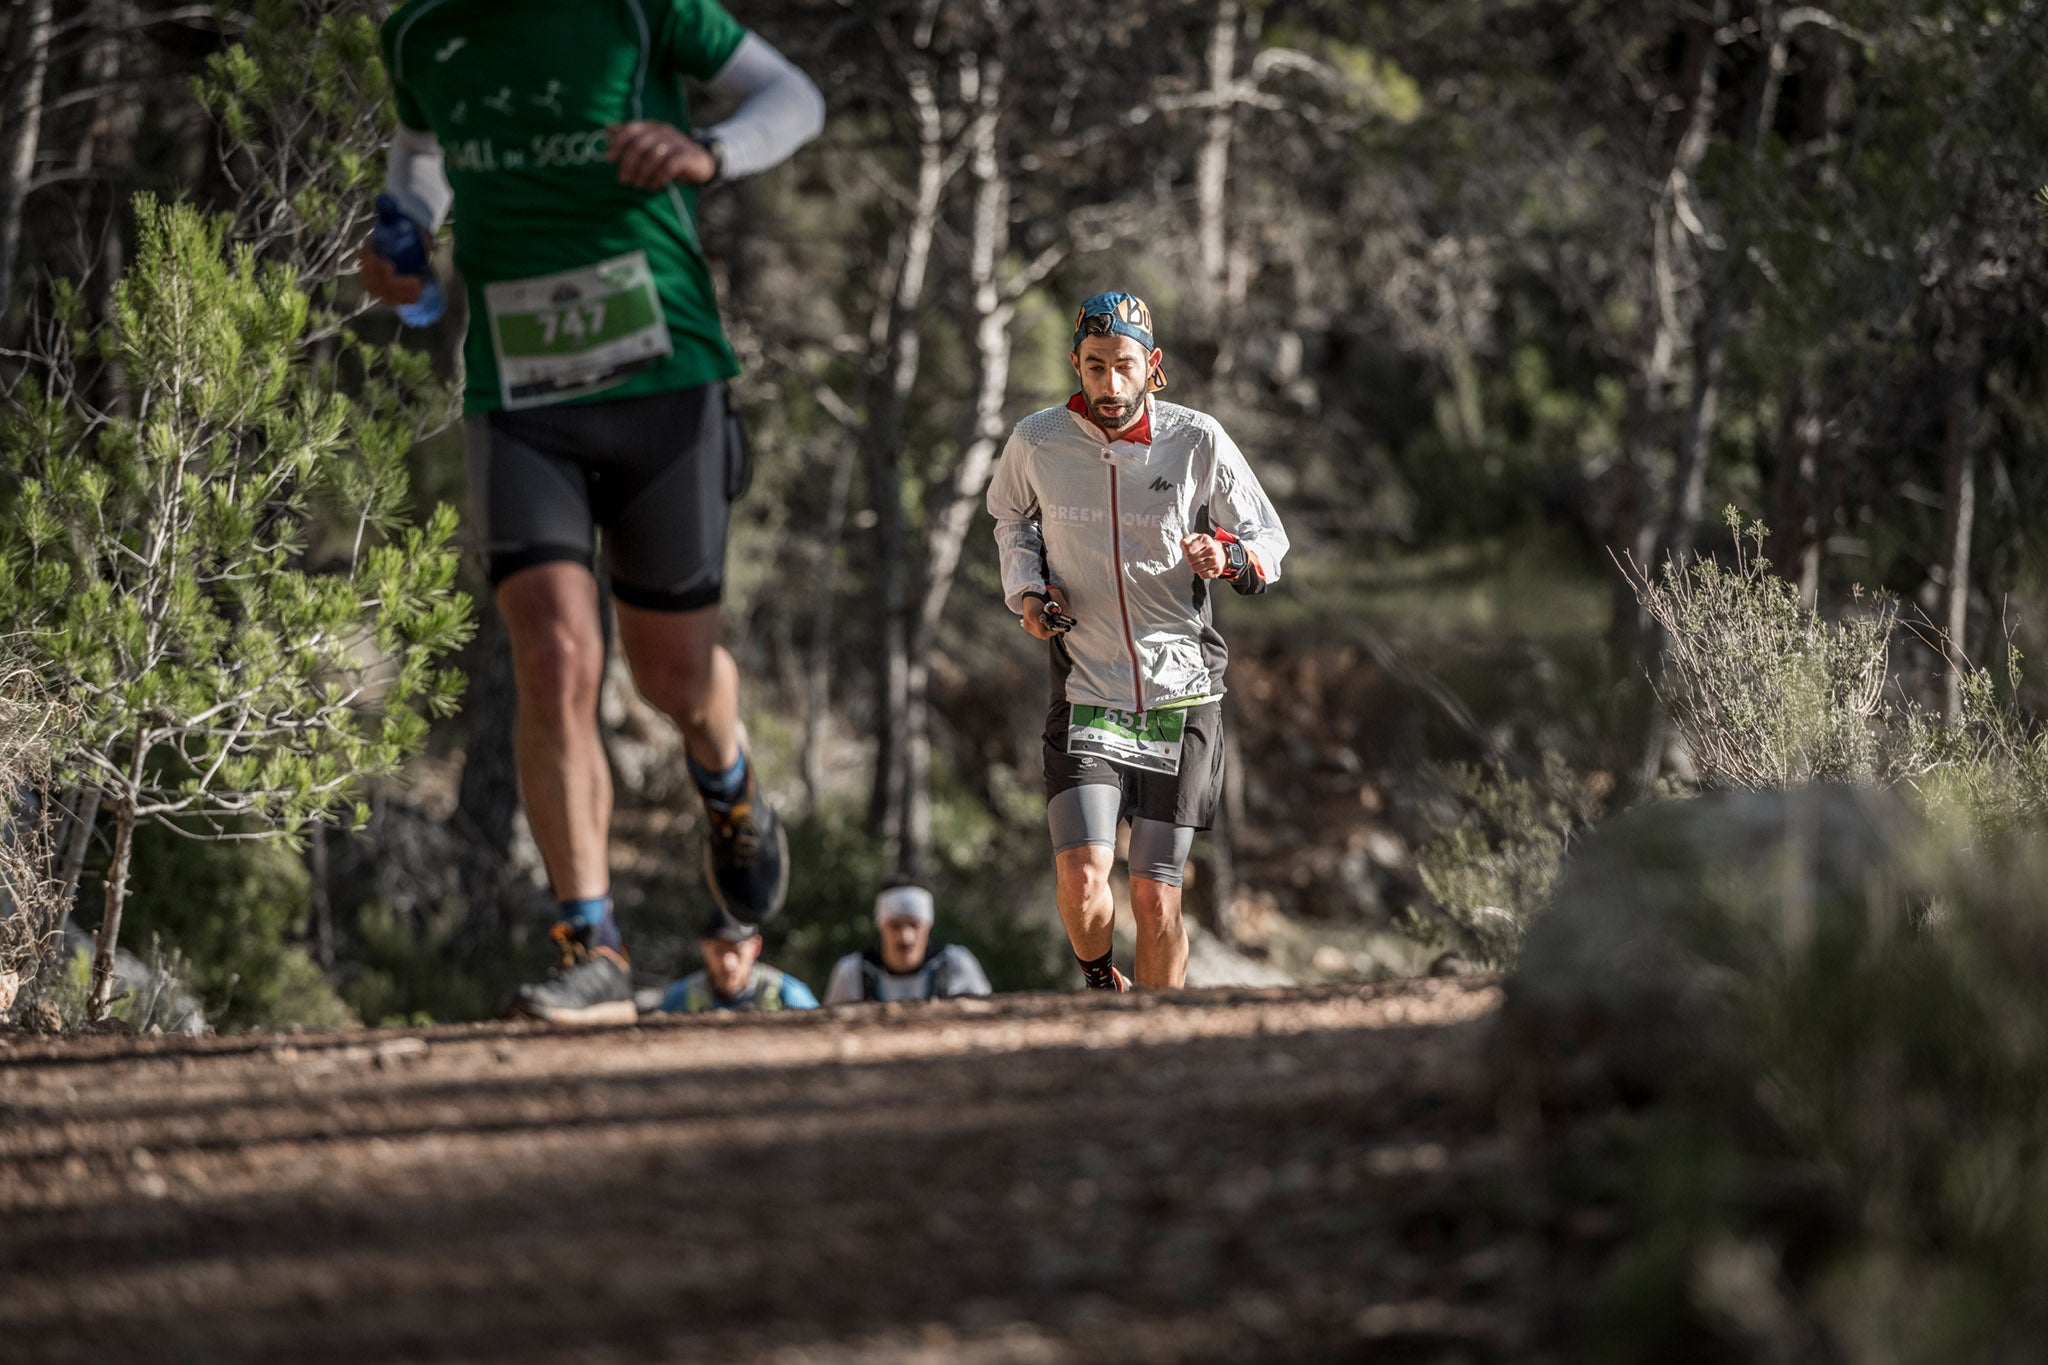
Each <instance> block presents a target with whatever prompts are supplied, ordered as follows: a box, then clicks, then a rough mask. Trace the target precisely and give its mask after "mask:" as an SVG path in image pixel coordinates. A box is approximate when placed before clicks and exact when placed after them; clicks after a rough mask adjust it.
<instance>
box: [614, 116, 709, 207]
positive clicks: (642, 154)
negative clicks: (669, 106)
mask: <svg viewBox="0 0 2048 1365" xmlns="http://www.w3.org/2000/svg"><path fill="white" fill-rule="evenodd" d="M606 133H607V134H608V136H609V143H608V145H607V146H606V148H605V153H604V157H605V160H607V161H610V162H613V163H615V164H616V165H617V166H618V168H619V181H620V183H622V184H626V185H631V186H633V188H635V189H641V190H658V189H664V188H666V187H667V186H669V185H672V184H674V183H675V182H676V181H678V180H680V181H682V182H683V183H684V184H686V185H702V184H704V183H705V182H706V181H708V180H710V179H711V177H712V176H714V175H716V174H718V163H717V162H716V161H714V160H712V158H711V152H710V149H709V148H707V147H705V145H704V144H703V143H701V142H699V141H697V139H695V138H693V137H691V136H690V135H689V134H688V133H685V132H682V131H681V130H679V129H677V128H676V127H675V126H674V125H673V124H668V123H661V122H658V121H656V120H654V119H634V120H632V121H631V122H627V123H614V124H612V125H611V127H610V128H608V129H606Z"/></svg>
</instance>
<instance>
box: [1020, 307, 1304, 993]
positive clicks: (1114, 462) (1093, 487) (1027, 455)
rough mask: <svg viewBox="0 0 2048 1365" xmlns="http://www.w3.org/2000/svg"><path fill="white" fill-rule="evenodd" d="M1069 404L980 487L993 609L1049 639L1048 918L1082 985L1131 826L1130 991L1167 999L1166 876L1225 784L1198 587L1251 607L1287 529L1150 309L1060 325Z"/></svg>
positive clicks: (1176, 915) (1179, 939)
mask: <svg viewBox="0 0 2048 1365" xmlns="http://www.w3.org/2000/svg"><path fill="white" fill-rule="evenodd" d="M1069 350H1070V354H1069V357H1068V359H1069V361H1070V362H1071V363H1072V365H1073V367H1074V371H1075V373H1076V374H1077V375H1079V376H1080V381H1081V391H1080V392H1079V393H1076V394H1075V395H1074V396H1073V397H1071V398H1069V399H1068V400H1067V402H1066V404H1065V405H1064V406H1062V407H1056V408H1047V409H1045V410H1044V411H1042V412H1035V413H1033V414H1031V415H1030V416H1029V417H1026V418H1025V419H1024V420H1023V421H1021V422H1019V423H1018V424H1017V427H1016V430H1014V431H1012V432H1011V433H1010V439H1009V443H1008V444H1007V445H1006V446H1004V448H1003V455H1002V459H1001V461H1000V462H999V464H998V465H997V467H996V474H995V478H994V480H993V482H992V483H991V484H990V485H989V492H988V510H989V513H990V515H992V516H993V517H994V518H995V519H996V545H997V548H998V550H999V552H1000V554H1001V558H1002V574H1003V596H1004V601H1005V602H1006V603H1007V604H1008V605H1009V608H1010V610H1012V611H1014V612H1017V613H1018V614H1019V616H1020V618H1021V620H1020V624H1021V625H1022V626H1023V628H1024V629H1025V630H1026V631H1029V632H1030V633H1031V634H1032V635H1035V636H1037V637H1038V638H1039V639H1041V640H1046V641H1049V642H1051V651H1050V657H1051V669H1052V703H1051V707H1050V709H1049V711H1048V713H1047V716H1046V729H1045V749H1044V753H1045V793H1046V799H1047V819H1048V821H1049V823H1050V825H1051V828H1052V842H1053V862H1054V866H1055V869H1056V871H1057V874H1058V892H1057V894H1058V899H1059V911H1060V919H1061V920H1062V921H1063V922H1064V923H1065V925H1066V930H1067V938H1068V939H1069V940H1070V941H1071V942H1072V944H1073V948H1074V956H1075V957H1076V958H1077V959H1078V960H1079V961H1080V964H1081V973H1082V977H1083V979H1084V980H1085V981H1086V982H1087V984H1088V986H1089V987H1090V988H1091V989H1095V990H1128V989H1130V986H1131V982H1130V980H1129V979H1128V978H1126V977H1125V976H1124V974H1123V973H1122V972H1120V971H1118V970H1117V968H1116V967H1115V965H1114V964H1113V963H1112V962H1111V960H1110V958H1111V953H1110V930H1111V926H1112V922H1113V920H1114V918H1115V904H1114V902H1113V901H1112V900H1111V899H1110V893H1109V874H1110V871H1111V868H1112V867H1113V865H1114V863H1115V858H1116V834H1117V825H1118V823H1119V822H1120V821H1122V820H1125V819H1128V820H1129V821H1130V824H1131V845H1130V855H1129V864H1130V878H1131V910H1132V915H1133V918H1134V919H1135V920H1136V921H1137V924H1136V927H1137V940H1138V953H1137V962H1136V964H1135V976H1136V978H1137V984H1138V985H1140V986H1148V987H1166V986H1179V985H1182V984H1183V983H1184V982H1185V981H1186V979H1187V964H1188V939H1187V930H1186V928H1185V926H1184V925H1183V924H1182V921H1181V913H1180V891H1181V870H1182V868H1183V867H1184V866H1185V865H1186V863H1187V857H1188V850H1189V848H1190V847H1191V846H1192V844H1193V842H1194V836H1195V832H1196V831H1197V830H1203V829H1207V828H1209V826H1210V825H1211V823H1213V821H1214V818H1215V812H1216V799H1217V794H1218V793H1219V792H1220V791H1221V789H1222V783H1223V713H1222V705H1221V702H1222V697H1223V671H1224V665H1225V663H1226V662H1227V660H1228V651H1227V650H1226V649H1225V648H1224V644H1223V637H1222V636H1221V635H1220V634H1218V633H1217V630H1216V626H1215V622H1214V614H1213V612H1212V609H1211V602H1210V585H1211V584H1212V583H1213V582H1214V581H1216V580H1217V579H1223V580H1225V581H1226V582H1228V583H1229V584H1230V586H1231V587H1232V588H1233V589H1235V590H1236V591H1237V592H1240V593H1262V592H1264V591H1265V590H1266V588H1267V586H1268V585H1269V584H1271V583H1272V582H1273V581H1274V580H1276V579H1278V578H1279V576H1280V562H1281V560H1282V559H1283V558H1284V557H1285V556H1286V554H1287V534H1286V532H1285V531H1283V530H1282V529H1281V527H1280V518H1279V515H1278V514H1277V513H1275V512H1274V510H1273V504H1272V503H1271V502H1269V501H1268V500H1267V498H1266V494H1265V491H1264V490H1263V489H1262V488H1260V487H1259V481H1258V478H1257V476H1255V475H1254V474H1253V473H1252V471H1251V466H1250V465H1248V464H1246V463H1245V458H1244V455H1243V454H1242V453H1241V452H1240V451H1239V450H1238V448H1237V445H1236V443H1234V442H1233V441H1232V440H1231V439H1230V437H1229V436H1228V435H1227V434H1225V432H1224V430H1223V428H1222V426H1221V425H1220V424H1219V423H1218V422H1217V421H1216V419H1215V418H1213V417H1210V416H1208V415H1207V414H1205V413H1200V412H1196V411H1194V410H1193V409H1191V408H1184V407H1179V406H1177V405H1175V404H1172V403H1167V402H1162V401H1160V400H1158V399H1155V398H1154V397H1153V394H1154V393H1156V392H1157V391H1158V390H1160V389H1162V388H1164V387H1166V375H1165V372H1164V371H1163V370H1162V369H1161V362H1162V361H1163V359H1164V356H1163V354H1162V353H1161V351H1160V350H1159V348H1158V346H1157V345H1156V344H1155V342H1154V340H1153V333H1152V314H1151V310H1150V309H1148V308H1147V307H1146V306H1145V304H1144V302H1143V301H1142V300H1140V299H1138V298H1135V297H1134V296H1132V295H1130V294H1123V293H1108V294H1097V295H1095V296H1094V297H1093V298H1091V299H1089V300H1088V301H1087V302H1085V303H1083V304H1082V305H1081V311H1080V313H1079V315H1078V316H1077V317H1076V319H1075V323H1074V336H1073V344H1072V345H1071V347H1070V348H1069Z"/></svg>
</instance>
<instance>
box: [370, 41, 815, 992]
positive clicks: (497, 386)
mask: <svg viewBox="0 0 2048 1365" xmlns="http://www.w3.org/2000/svg"><path fill="white" fill-rule="evenodd" d="M382 39H383V52H384V61H385V65H386V68H387V69H388V71H389V72H390V75H391V81H392V87H393V91H394V94H395V96H396V100H397V106H398V116H399V128H398V131H397V134H396V135H395V137H394V138H393V142H392V148H391V160H390V170H389V175H388V177H387V182H386V190H387V192H388V193H389V194H390V195H391V197H392V198H393V200H395V201H396V202H397V204H398V205H399V207H400V209H401V210H402V211H403V212H404V214H405V216H407V217H409V218H411V219H412V220H413V221H414V222H415V223H416V224H417V225H418V226H419V228H420V229H421V230H422V232H423V233H426V234H431V233H432V232H433V231H434V230H435V229H436V228H438V227H439V225H440V223H441V221H442V220H443V219H444V218H445V217H447V216H448V215H449V213H450V211H451V210H453V216H454V224H455V264H456V268H457V270H458V271H459V273H460V274H461V276H462V281H463V285H464V287H465V289H466V291H467V299H468V304H469V332H468V337H467V341H466V344H465V347H464V360H465V365H466V371H467V378H466V383H465V387H464V411H465V413H466V418H465V423H464V426H465V435H466V437H467V441H468V448H469V449H468V464H469V475H470V500H471V504H472V514H473V520H474V522H475V530H476V532H477V534H478V538H479V540H480V542H481V544H482V547H483V549H484V551H485V553H486V555H487V558H488V562H489V568H490V577H491V582H492V585H493V587H494V589H495V592H496V596H497V602H498V606H499V609H500V611H501V613H502V614H503V616H504V619H505V623H506V628H507V634H508V636H509V637H510V639H511V645H512V655H513V672H514V677H515V680H516V684H517V688H518V696H519V720H518V728H517V733H516V739H515V745H516V749H517V758H518V767H519V778H520V792H521V797H522V800H523V802H524V804H525V807H526V814H527V818H528V821H529V823H530V824H531V826H532V828H533V833H534V838H535V841H536V842H537V843H538V844H539V846H540V849H541V853H542V856H543V858H544V860H545V861H546V863H547V869H548V875H549V878H550V880H551V881H552V882H553V884H554V890H555V894H556V896H557V897H558V898H559V900H560V902H561V907H562V913H561V919H560V922H559V923H558V924H557V925H556V927H555V937H556V939H557V941H558V943H559V944H560V946H561V949H562V961H561V964H560V965H559V967H558V968H557V969H556V971H555V972H554V973H553V974H551V975H550V976H549V977H548V979H547V980H545V981H543V982H539V983H535V984H534V985H531V986H527V987H523V988H522V989H521V992H520V995H519V998H518V1000H517V1001H516V1002H515V1003H516V1007H517V1008H519V1009H520V1010H521V1011H522V1012H524V1013H528V1014H532V1015H535V1016H537V1017H540V1018H545V1019H553V1020H561V1021H575V1022H608V1021H614V1020H621V1019H630V1018H631V1017H632V1016H633V1001H632V990H631V979H630V975H629V972H628V969H627V962H626V957H625V953H624V946H623V943H622V942H621V939H620V935H619V931H618V927H617V925H616V923H615V922H614V921H613V918H612V911H611V898H610V873H609V869H608V867H607V863H606V856H605V854H606V844H607V826H608V824H609V821H610V810H611V782H610V773H609V769H608V768H607V766H606V762H605V757H604V750H603V747H602V744H601V741H600V738H599V734H598V727H597V698H598V693H599V689H600V685H601V682H602V676H603V660H604V637H603V632H602V629H601V623H600V608H599V597H598V591H597V582H596V578H595V575H596V573H597V572H598V571H599V568H600V559H601V562H602V570H603V572H604V573H605V574H606V576H607V578H608V580H609V583H610V587H611V593H612V598H613V601H614V605H615V613H616V621H617V625H618V639H619V644H620V646H621V648H622V649H623V651H624V654H625V657H626V660H627V662H628V663H629V664H630V665H631V667H632V670H633V676H634V681H635V683H636V684H637V685H638V687H639V688H640V691H641V692H642V693H643V694H644V695H645V696H646V697H647V698H648V700H649V701H651V702H653V703H654V704H655V705H656V706H657V707H659V708H660V709H661V710H663V711H664V712H666V713H667V714H668V715H669V716H670V717H672V718H673V719H674V720H675V721H676V723H677V724H678V725H679V726H680V727H681V728H682V731H683V738H684V746H685V752H686V756H687V760H688V763H689V768H690V772H691V775H692V777H693V778H694V779H695V781H696V783H697V786H698V789H699V791H700V792H701V793H702V794H703V797H704V803H705V809H706V813H707V815H708V817H709V819H708V825H709V830H710V837H709V839H708V841H707V847H706V872H707V880H708V882H709V884H710V886H711V890H712V895H713V897H714V899H715V900H716V901H717V902H718V904H719V905H720V906H721V907H722V908H723V909H725V910H726V911H728V912H729V913H730V914H732V915H733V916H735V917H736V918H738V919H740V920H743V921H745V922H747V923H757V922H759V921H760V920H762V919H765V918H766V917H767V916H769V915H771V914H773V913H774V912H775V911H776V910H777V909H778V908H779V907H780V905H781V903H782V900H783V896H784V894H785V892H786V890H787V887H788V869H787V841H786V838H785V836H784V834H783V830H782V827H781V824H780V822H779V821H778V820H777V819H776V817H775V813H774V812H773V810H771V809H770V808H769V807H768V805H767V804H766V803H765V802H764V801H763V800H762V799H761V796H760V794H759V791H758V788H757V784H756V781H755V775H754V772H753V765H752V763H751V762H750V760H749V758H748V755H747V752H746V749H745V746H744V737H743V735H742V733H741V730H740V726H739V719H738V714H739V702H738V670H737V668H736V666H735V664H734V662H733V659H732V656H731V655H730V654H729V653H728V652H727V651H726V650H725V649H724V648H723V647H722V646H720V645H719V644H718V635H719V613H718V602H719V600H720V597H721V595H722V591H723V587H724V559H725V534H726V524H727V519H728V509H729V504H730V502H731V500H732V499H733V498H735V497H737V496H739V494H740V493H741V492H743V491H744V489H745V486H746V483H747V481H748V478H749V475H750V472H751V471H750V465H749V459H748V455H747V451H746V447H745V439H744V435H743V433H742V432H741V430H740V428H739V425H738V422H737V420H736V419H735V418H734V417H733V416H732V414H731V412H730V409H729V407H728V404H727V402H726V392H725V381H726V380H728V379H730V378H731V377H732V376H733V375H734V374H736V373H737V372H738V369H739V366H738V363H737V361H736V360H735V359H734V356H733V352H732V347H731V346H730V345H729V344H728V343H727V342H726V339H725V334H724V332H723V330H722V328H721V327H720V325H719V320H718V307H717V299H716V297H715V295H714V292H713V289H712V282H711V275H710V271H709V268H708V266H707V264H706V261H705V258H704V252H703V247H702V243H701V242H700V240H699V238H698V235H697V219H696V206H697V200H696V196H697V192H698V189H699V188H700V187H702V186H705V185H710V184H715V183H716V182H718V181H721V180H727V179H733V178H737V177H739V176H743V175H750V174H753V173H755V172H758V171H762V170H766V169H768V168H769V167H771V166H773V165H775V164H777V163H778V162H780V161H782V160H783V159H784V158H786V157H787V156H788V155H789V154H790V153H791V152H792V151H794V150H795V149H796V148H797V147H799V146H801V145H802V144H803V143H804V142H806V141H808V140H809V139H810V138H812V137H814V136H815V135H816V134H817V132H818V130H819V128H820V127H821V126H822V124H823V117H824V102H823V100H822V98H821V97H820V96H819V94H818V91H817V88H816V87H815V86H814V85H812V84H811V82H810V81H809V80H808V79H807V78H806V77H805V76H804V75H803V73H802V72H800V71H798V70H797V69H796V68H795V67H794V66H792V65H791V64H790V63H789V62H788V61H787V60H786V59H784V58H783V57H782V55H781V54H780V53H778V52H776V51H775V49H774V48H773V47H771V46H770V45H769V44H768V43H766V42H765V41H763V40H762V39H761V38H760V37H759V36H758V35H755V34H752V33H750V32H748V31H747V30H746V29H745V28H743V27H742V26H741V25H740V24H739V23H738V21H736V20H735V19H734V18H733V17H732V16H731V15H730V14H728V13H727V12H726V11H725V10H724V9H723V8H721V7H720V5H719V4H718V3H717V0H580V2H579V3H569V2H568V0H407V3H405V4H403V5H401V6H400V7H399V8H398V9H397V10H396V11H395V12H394V13H393V14H392V15H391V17H390V18H389V19H387V20H386V21H385V23H384V27H383V30H382ZM685 78H690V79H694V80H697V81H700V82H704V83H706V84H707V85H709V87H710V88H711V89H712V90H713V91H714V92H715V93H717V94H719V95H720V96H722V97H724V98H726V99H727V100H730V101H731V102H732V103H733V104H734V105H735V106H736V107H735V111H734V112H733V114H732V115H731V117H730V118H728V119H726V120H725V121H724V122H722V123H719V124H716V125H713V126H711V127H709V128H701V129H700V128H697V127H696V126H695V125H694V124H693V123H692V121H691V118H690V106H689V101H688V97H687V95H686V94H685V91H684V88H683V82H684V80H685ZM363 280H364V285H365V288H366V289H368V290H369V292H370V293H371V294H372V295H374V296H375V297H377V298H379V299H382V300H384V301H386V302H390V303H397V304H402V303H410V302H412V301H414V300H416V299H418V298H419V296H420V290H421V286H422V281H421V279H420V278H419V277H417V276H401V275H399V274H397V273H396V271H395V270H394V269H393V268H392V266H391V264H390V263H389V262H388V261H386V260H385V259H384V258H383V257H382V256H380V255H379V254H378V253H377V252H376V251H375V250H373V249H372V248H370V247H369V246H367V245H366V246H365V248H364V251H363Z"/></svg>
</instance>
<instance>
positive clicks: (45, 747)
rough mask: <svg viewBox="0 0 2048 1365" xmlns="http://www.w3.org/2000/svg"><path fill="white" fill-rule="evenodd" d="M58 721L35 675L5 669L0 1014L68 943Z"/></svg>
mask: <svg viewBox="0 0 2048 1365" xmlns="http://www.w3.org/2000/svg"><path fill="white" fill-rule="evenodd" d="M61 719H62V715H61V712H60V711H59V709H58V708H57V707H56V706H54V705H53V704H52V703H51V701H50V700H49V698H48V697H46V696H45V695H43V692H42V689H41V687H40V685H39V684H38V681H37V679H36V676H35V674H34V673H33V672H32V671H30V670H29V669H27V668H25V667H23V666H21V665H19V664H14V665H11V666H10V665H0V811H4V812H5V818H4V822H0V1012H4V1011H5V1010H7V1009H9V1008H11V1007H12V1006H13V1004H14V1003H15V1000H16V998H17V997H18V996H20V995H22V994H23V993H24V992H30V991H32V989H33V988H34V987H35V986H36V985H37V984H38V983H39V982H40V981H41V980H42V978H43V976H44V974H45V973H46V972H47V971H48V970H49V968H50V965H51V964H52V963H53V962H54V961H55V960H56V956H57V949H58V948H59V946H60V945H61V944H62V942H63V933H62V930H63V925H64V915H65V912H66V910H67V909H68V908H69V907H68V906H67V905H66V900H67V899H68V898H67V897H66V895H65V891H64V886H63V883H62V881H61V879H60V877H59V876H58V875H57V869H56V864H57V858H56V844H57V834H58V831H59V829H60V828H61V827H62V820H63V810H62V808H61V807H60V806H59V805H58V804H57V803H56V801H55V800H54V799H53V794H54V782H53V773H54V765H55V757H56V755H55V750H56V746H57V743H58V737H59V735H60V734H61V733H62V729H63V727H62V725H61V723H60V722H61Z"/></svg>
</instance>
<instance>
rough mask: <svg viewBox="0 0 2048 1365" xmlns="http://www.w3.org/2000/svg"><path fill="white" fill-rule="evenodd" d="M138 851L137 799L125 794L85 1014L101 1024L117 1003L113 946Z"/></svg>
mask: <svg viewBox="0 0 2048 1365" xmlns="http://www.w3.org/2000/svg"><path fill="white" fill-rule="evenodd" d="M134 851H135V798H134V797H133V796H124V797H122V798H121V800H120V801H119V802H117V803H116V804H115V806H114V856H113V860H112V861H111V862H109V863H108V864H107V904H106V911H105V913H104V914H102V915H101V916H100V930H99V933H98V935H96V936H95V938H94V940H93V957H92V994H91V995H90V996H89V997H88V998H87V1001H86V1011H85V1017H86V1019H87V1020H88V1021H89V1022H91V1023H95V1024H96V1023H98V1022H99V1021H100V1020H102V1019H104V1018H106V1017H107V1011H108V1009H109V1008H111V1007H112V1005H113V1003H114V949H115V948H116V947H117V946H119V944H120V941H121V907H122V906H123V905H125V904H126V903H127V901H128V863H129V859H130V856H131V855H132V854H133V853H134Z"/></svg>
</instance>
